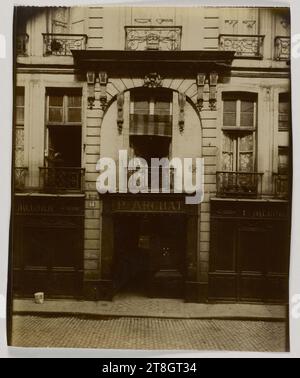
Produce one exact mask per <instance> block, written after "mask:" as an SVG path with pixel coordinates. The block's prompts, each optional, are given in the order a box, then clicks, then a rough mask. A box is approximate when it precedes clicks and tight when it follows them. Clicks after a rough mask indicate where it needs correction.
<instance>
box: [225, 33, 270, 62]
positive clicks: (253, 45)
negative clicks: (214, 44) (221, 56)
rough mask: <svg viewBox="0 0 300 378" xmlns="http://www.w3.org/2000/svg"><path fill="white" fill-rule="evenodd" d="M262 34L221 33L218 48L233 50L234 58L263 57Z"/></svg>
mask: <svg viewBox="0 0 300 378" xmlns="http://www.w3.org/2000/svg"><path fill="white" fill-rule="evenodd" d="M264 38H265V37H264V36H263V35H238V34H221V35H220V36H219V48H220V50H222V51H235V56H236V58H252V59H262V58H263V44H264Z"/></svg>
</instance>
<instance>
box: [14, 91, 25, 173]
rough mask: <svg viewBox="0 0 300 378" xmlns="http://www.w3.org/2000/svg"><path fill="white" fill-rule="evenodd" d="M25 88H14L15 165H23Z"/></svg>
mask: <svg viewBox="0 0 300 378" xmlns="http://www.w3.org/2000/svg"><path fill="white" fill-rule="evenodd" d="M24 119H25V90H24V87H17V88H16V128H15V167H23V165H24Z"/></svg>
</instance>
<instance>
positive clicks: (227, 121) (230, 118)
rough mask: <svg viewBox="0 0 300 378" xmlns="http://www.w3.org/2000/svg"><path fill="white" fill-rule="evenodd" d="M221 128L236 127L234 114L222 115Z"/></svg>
mask: <svg viewBox="0 0 300 378" xmlns="http://www.w3.org/2000/svg"><path fill="white" fill-rule="evenodd" d="M223 126H236V113H224V116H223Z"/></svg>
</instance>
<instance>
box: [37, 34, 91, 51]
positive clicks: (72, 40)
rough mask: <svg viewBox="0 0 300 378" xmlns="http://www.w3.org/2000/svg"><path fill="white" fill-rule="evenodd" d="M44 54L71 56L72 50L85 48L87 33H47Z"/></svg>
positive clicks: (44, 35) (44, 36)
mask: <svg viewBox="0 0 300 378" xmlns="http://www.w3.org/2000/svg"><path fill="white" fill-rule="evenodd" d="M43 39H44V55H45V56H49V55H55V56H71V55H72V50H85V49H86V45H87V35H85V34H45V33H43Z"/></svg>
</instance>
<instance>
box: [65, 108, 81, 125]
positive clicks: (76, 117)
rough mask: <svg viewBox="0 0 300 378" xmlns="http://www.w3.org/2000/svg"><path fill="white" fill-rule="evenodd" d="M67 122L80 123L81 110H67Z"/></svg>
mask: <svg viewBox="0 0 300 378" xmlns="http://www.w3.org/2000/svg"><path fill="white" fill-rule="evenodd" d="M68 115H69V119H68V121H69V122H81V109H78V108H69V113H68Z"/></svg>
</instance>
